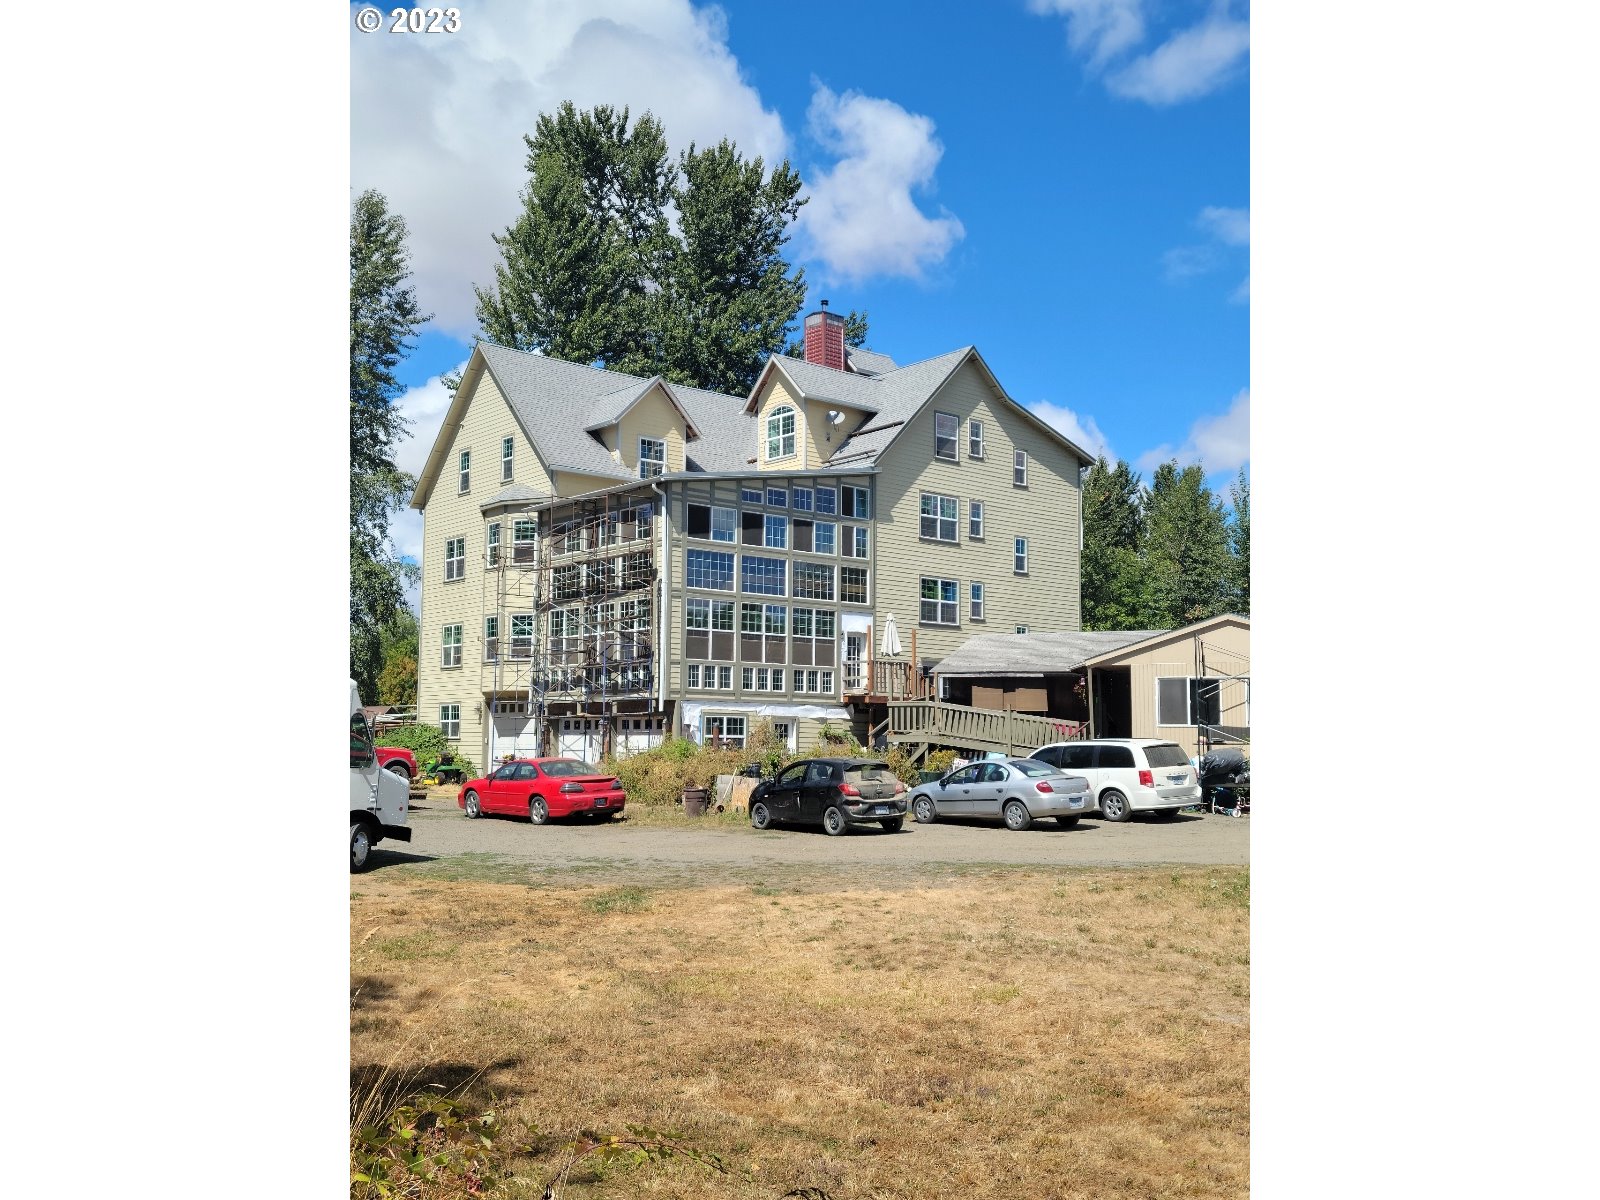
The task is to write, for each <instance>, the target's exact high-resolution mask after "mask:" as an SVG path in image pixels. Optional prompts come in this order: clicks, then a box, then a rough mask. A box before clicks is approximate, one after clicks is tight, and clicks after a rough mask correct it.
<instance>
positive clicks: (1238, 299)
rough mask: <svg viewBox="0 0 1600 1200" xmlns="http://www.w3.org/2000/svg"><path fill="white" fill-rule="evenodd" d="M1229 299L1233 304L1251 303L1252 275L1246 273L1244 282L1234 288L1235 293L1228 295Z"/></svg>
mask: <svg viewBox="0 0 1600 1200" xmlns="http://www.w3.org/2000/svg"><path fill="white" fill-rule="evenodd" d="M1228 301H1229V303H1232V304H1249V303H1250V276H1248V275H1246V276H1245V277H1244V282H1243V283H1241V284H1240V285H1239V286H1238V287H1236V288H1234V289H1233V295H1231V296H1229V297H1228Z"/></svg>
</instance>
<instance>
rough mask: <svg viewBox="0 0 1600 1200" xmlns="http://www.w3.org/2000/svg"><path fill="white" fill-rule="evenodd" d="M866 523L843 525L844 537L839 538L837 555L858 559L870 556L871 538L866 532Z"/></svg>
mask: <svg viewBox="0 0 1600 1200" xmlns="http://www.w3.org/2000/svg"><path fill="white" fill-rule="evenodd" d="M867 529H868V527H867V526H866V525H846V526H844V537H843V538H842V539H840V543H839V556H840V557H841V558H853V559H856V560H858V561H859V560H860V559H863V558H870V557H871V553H870V551H871V548H872V539H871V537H870V536H869V535H868V533H867Z"/></svg>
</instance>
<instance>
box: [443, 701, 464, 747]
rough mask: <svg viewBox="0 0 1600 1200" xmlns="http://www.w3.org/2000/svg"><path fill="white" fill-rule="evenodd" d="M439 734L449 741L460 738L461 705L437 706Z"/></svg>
mask: <svg viewBox="0 0 1600 1200" xmlns="http://www.w3.org/2000/svg"><path fill="white" fill-rule="evenodd" d="M439 732H440V733H442V734H444V736H445V737H447V738H449V739H450V740H451V741H455V740H456V739H457V738H459V737H460V736H461V705H459V704H441V705H439Z"/></svg>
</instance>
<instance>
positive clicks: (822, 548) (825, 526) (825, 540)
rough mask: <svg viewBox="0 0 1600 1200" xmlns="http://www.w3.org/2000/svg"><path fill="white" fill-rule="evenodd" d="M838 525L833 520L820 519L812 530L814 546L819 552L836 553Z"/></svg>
mask: <svg viewBox="0 0 1600 1200" xmlns="http://www.w3.org/2000/svg"><path fill="white" fill-rule="evenodd" d="M836 530H837V526H835V525H834V523H833V522H832V521H818V522H817V526H816V528H815V529H814V530H813V531H812V535H813V536H812V539H811V542H812V546H813V547H814V549H815V552H816V553H817V554H832V553H834V541H835V536H834V535H835V532H836Z"/></svg>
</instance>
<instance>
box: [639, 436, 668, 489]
mask: <svg viewBox="0 0 1600 1200" xmlns="http://www.w3.org/2000/svg"><path fill="white" fill-rule="evenodd" d="M647 446H654V447H656V448H657V449H659V450H660V451H661V453H660V454H659V455H655V454H646V453H645V447H647ZM650 466H654V467H655V470H653V471H652V470H647V468H648V467H650ZM666 473H667V439H666V438H652V437H642V438H640V439H639V478H640V479H654V478H655V477H656V476H657V475H665V474H666Z"/></svg>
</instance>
